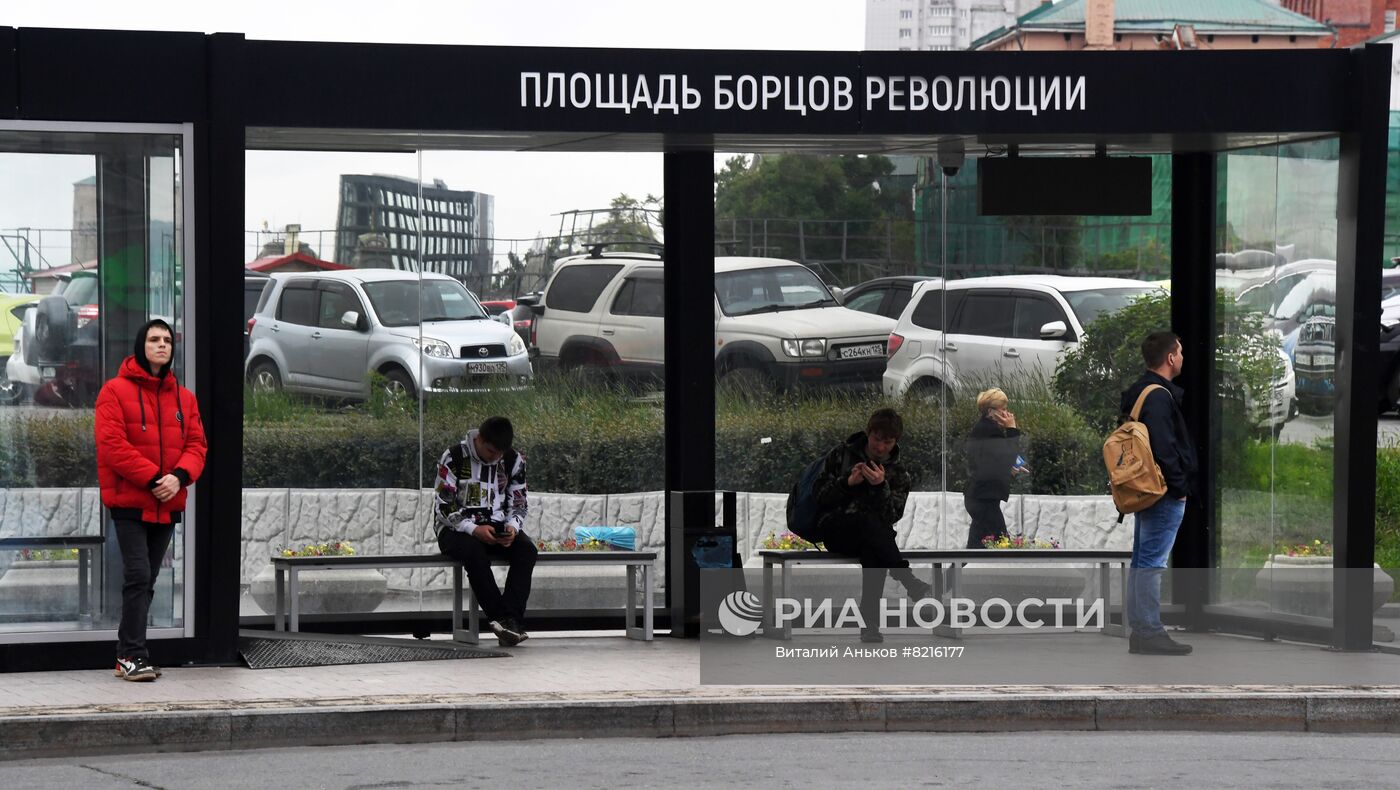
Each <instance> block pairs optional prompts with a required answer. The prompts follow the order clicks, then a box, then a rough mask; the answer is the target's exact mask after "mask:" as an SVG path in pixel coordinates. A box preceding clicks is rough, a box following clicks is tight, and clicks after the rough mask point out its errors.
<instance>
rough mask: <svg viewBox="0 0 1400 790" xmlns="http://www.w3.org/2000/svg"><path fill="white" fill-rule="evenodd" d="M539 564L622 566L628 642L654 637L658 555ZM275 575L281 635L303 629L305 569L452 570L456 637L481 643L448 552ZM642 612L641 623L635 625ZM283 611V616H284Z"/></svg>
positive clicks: (276, 565) (349, 561)
mask: <svg viewBox="0 0 1400 790" xmlns="http://www.w3.org/2000/svg"><path fill="white" fill-rule="evenodd" d="M491 564H492V565H493V566H497V567H505V566H507V565H508V564H509V563H508V562H507V561H506V560H504V559H493V560H492V561H491ZM540 565H623V566H626V568H627V605H626V612H627V625H626V630H627V638H628V639H638V640H642V641H645V642H650V641H651V639H652V619H653V612H652V603H653V601H652V579H653V578H654V577H655V574H656V552H654V551H542V552H540V553H539V554H538V555H536V557H535V566H536V567H539V566H540ZM272 567H273V570H274V572H275V575H276V588H277V612H276V614H275V615H274V616H273V623H274V627H275V628H276V630H278V631H284V630H288V629H287V625H288V621H290V626H291V628H290V630H292V631H297V630H300V625H301V619H300V612H299V610H298V600H297V599H298V593H299V587H298V576H299V574H300V573H301V572H302V571H307V570H317V569H326V568H451V569H452V639H453V640H454V641H457V642H465V643H467V644H472V645H474V644H477V643H479V642H480V641H481V612H480V610H479V609H478V608H477V605H476V597H475V596H473V595H472V592H471V586H470V585H466V584H463V583H462V576H463V571H462V564H461V563H459V562H458V561H457V560H455V559H453V558H451V557H449V556H447V555H445V554H384V555H378V556H376V555H364V554H356V555H353V556H349V557H343V556H338V557H273V558H272ZM638 571H640V575H641V587H642V589H641V591H640V592H641V596H640V597H641V601H640V607H639V605H638V603H639V602H638V589H637V576H638ZM464 591H465V595H466V599H467V607H466V608H467V612H468V615H467V627H466V628H463V627H462V608H463V607H462V598H463V595H464ZM638 608H640V609H641V612H640V614H641V625H638V624H637V615H638V611H637V610H638ZM284 613H285V617H284Z"/></svg>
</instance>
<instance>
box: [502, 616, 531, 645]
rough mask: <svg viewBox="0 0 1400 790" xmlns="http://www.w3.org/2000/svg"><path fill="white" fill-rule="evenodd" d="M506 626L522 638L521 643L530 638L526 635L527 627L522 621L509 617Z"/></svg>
mask: <svg viewBox="0 0 1400 790" xmlns="http://www.w3.org/2000/svg"><path fill="white" fill-rule="evenodd" d="M506 625H507V627H508V628H510V630H511V631H513V632H515V633H516V634H518V635H519V636H520V641H522V642H524V641H525V640H526V639H529V638H530V635H529V634H527V633H525V626H523V625H521V624H520V621H519V620H517V619H515V618H514V617H507V618H506Z"/></svg>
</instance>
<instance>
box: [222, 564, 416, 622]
mask: <svg viewBox="0 0 1400 790" xmlns="http://www.w3.org/2000/svg"><path fill="white" fill-rule="evenodd" d="M276 582H277V576H276V572H275V571H274V570H273V568H272V563H268V564H267V566H266V567H265V568H263V569H262V571H261V572H259V573H258V575H257V576H254V577H253V580H252V582H251V583H250V584H249V585H248V592H249V593H250V594H251V595H252V596H253V601H254V602H255V603H257V605H258V606H259V607H261V608H262V610H263V611H264V612H266V613H268V614H274V613H275V612H276V609H277V587H276ZM297 585H298V587H300V588H301V589H300V593H299V596H298V600H299V602H300V603H299V606H300V609H299V611H300V613H301V614H304V615H307V614H338V613H344V612H373V611H374V610H375V609H376V608H378V606H379V604H380V602H382V601H383V600H384V596H385V594H386V593H387V592H388V589H389V584H388V582H387V581H386V580H385V579H384V574H382V573H380V572H379V571H378V570H376V569H374V568H345V569H341V568H336V569H332V570H306V571H302V572H300V573H298V574H297ZM290 592H291V591H290V590H288V594H290Z"/></svg>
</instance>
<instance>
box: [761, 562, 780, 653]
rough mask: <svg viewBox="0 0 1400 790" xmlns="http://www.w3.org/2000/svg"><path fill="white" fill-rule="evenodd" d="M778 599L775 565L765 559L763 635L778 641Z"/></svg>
mask: <svg viewBox="0 0 1400 790" xmlns="http://www.w3.org/2000/svg"><path fill="white" fill-rule="evenodd" d="M777 612H778V599H776V598H774V597H773V563H772V562H771V561H770V560H769V559H768V558H767V557H764V558H763V623H762V625H763V635H764V636H765V637H767V638H769V639H776V638H777V636H778V634H777V631H776V630H775V627H776V623H777V620H778V614H777Z"/></svg>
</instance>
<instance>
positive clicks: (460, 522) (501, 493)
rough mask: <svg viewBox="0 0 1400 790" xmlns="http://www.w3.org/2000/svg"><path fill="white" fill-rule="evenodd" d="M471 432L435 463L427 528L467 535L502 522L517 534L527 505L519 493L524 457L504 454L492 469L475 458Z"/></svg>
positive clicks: (474, 432) (527, 507) (473, 430)
mask: <svg viewBox="0 0 1400 790" xmlns="http://www.w3.org/2000/svg"><path fill="white" fill-rule="evenodd" d="M476 434H477V431H476V429H475V428H473V429H472V430H470V431H467V435H466V438H464V439H463V440H462V441H460V442H458V443H457V444H454V445H452V446H451V447H449V448H447V450H446V452H444V453H443V454H442V458H440V459H439V460H438V473H437V485H436V487H435V491H436V498H435V501H434V503H433V529H434V531H435V532H438V533H440V532H442V531H443V530H444V529H453V530H456V531H458V532H471V531H472V530H474V529H476V528H477V526H479V525H481V524H487V523H491V522H498V523H504V524H507V525H509V526H511V527H514V528H515V529H516V530H517V531H521V530H523V528H524V526H525V517H526V516H527V515H529V513H530V506H529V502H528V499H527V497H526V491H525V456H524V455H522V454H521V453H519V452H517V451H514V450H512V451H510V452H507V453H506V454H505V455H504V456H502V457H501V458H500V459H499V460H498V461H496V462H495V463H492V464H488V463H485V462H484V461H482V460H481V459H480V458H479V457H477V454H476V449H475V447H476V445H475V443H474V441H473V440H474V439H475V438H476Z"/></svg>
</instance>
